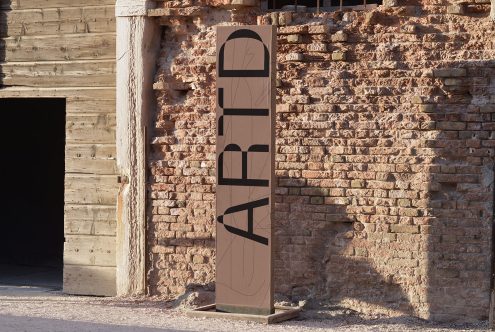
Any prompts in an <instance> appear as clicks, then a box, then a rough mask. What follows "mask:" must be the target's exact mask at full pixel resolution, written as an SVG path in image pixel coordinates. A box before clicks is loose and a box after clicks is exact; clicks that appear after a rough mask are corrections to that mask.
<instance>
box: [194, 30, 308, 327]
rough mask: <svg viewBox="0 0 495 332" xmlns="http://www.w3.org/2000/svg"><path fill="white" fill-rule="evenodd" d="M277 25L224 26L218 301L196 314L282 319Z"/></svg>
mask: <svg viewBox="0 0 495 332" xmlns="http://www.w3.org/2000/svg"><path fill="white" fill-rule="evenodd" d="M276 33H277V32H276V27H275V26H271V25H265V26H222V27H218V28H217V103H216V129H217V133H216V140H217V153H216V165H217V187H216V283H215V289H216V304H212V305H209V306H205V307H201V308H198V309H196V310H194V311H191V312H189V315H190V316H195V317H198V316H199V317H217V318H220V317H221V318H230V319H242V320H250V321H258V322H262V323H275V322H280V321H283V320H287V319H291V318H294V317H296V316H298V314H299V308H293V307H276V306H274V303H273V257H272V256H273V248H274V246H273V227H272V216H273V207H274V190H275V186H276V183H275V94H276V88H275V80H276V49H277V34H276Z"/></svg>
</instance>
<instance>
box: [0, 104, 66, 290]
mask: <svg viewBox="0 0 495 332" xmlns="http://www.w3.org/2000/svg"><path fill="white" fill-rule="evenodd" d="M0 114H1V117H2V118H1V119H2V120H1V121H0V176H1V177H2V181H1V184H2V185H1V190H0V207H1V213H0V223H1V232H0V285H1V284H3V285H6V284H9V285H27V286H46V287H57V288H58V287H61V286H62V265H63V246H64V174H65V163H64V159H65V99H46V98H43V99H42V98H37V99H18V98H12V99H10V98H8V99H0Z"/></svg>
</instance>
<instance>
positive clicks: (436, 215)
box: [147, 0, 495, 321]
mask: <svg viewBox="0 0 495 332" xmlns="http://www.w3.org/2000/svg"><path fill="white" fill-rule="evenodd" d="M237 3H242V1H241V2H237ZM465 3H467V4H463V5H452V4H451V3H450V2H448V1H443V0H438V1H420V0H418V1H413V0H409V1H405V0H404V1H402V0H398V1H385V4H386V6H380V7H379V8H377V9H374V10H372V11H368V12H355V11H349V12H346V13H338V12H335V13H322V14H320V15H316V14H313V13H298V14H292V13H280V14H275V13H274V14H271V13H263V12H260V10H259V8H258V7H256V6H255V7H245V8H244V7H242V6H241V7H240V8H239V7H237V8H235V6H230V7H229V6H224V5H225V4H224V3H222V2H221V1H200V2H199V3H198V4H197V5H198V6H197V7H192V6H190V5H189V3H186V4H182V5H180V4H179V3H178V2H165V3H164V4H162V5H163V6H164V8H163V9H162V11H161V12H160V15H162V17H161V19H160V20H161V24H162V25H164V27H165V30H164V33H163V36H162V51H161V58H160V62H159V72H158V74H157V77H156V84H155V87H156V89H157V93H156V96H157V102H158V104H159V108H158V111H157V113H156V119H155V130H154V139H153V140H152V154H151V156H150V161H149V165H150V167H151V170H152V176H151V178H150V181H151V184H150V186H149V192H150V198H149V211H150V220H149V227H148V229H149V231H148V235H147V237H148V240H147V241H148V248H149V250H150V253H149V257H150V259H149V264H148V265H149V266H148V270H147V275H148V277H147V280H148V287H149V290H150V293H151V294H153V295H162V296H170V297H175V296H177V295H179V294H181V293H182V292H184V291H185V290H186V288H187V287H192V286H195V285H210V286H212V285H213V282H214V261H215V247H214V237H215V234H214V226H215V221H214V204H215V128H216V125H215V121H214V119H215V115H214V110H215V101H216V98H215V45H214V43H215V30H214V28H215V26H216V25H218V24H277V25H279V29H278V39H279V49H278V51H279V54H278V67H277V71H278V78H279V87H278V90H277V156H276V160H277V162H276V167H277V168H276V169H277V173H276V174H277V177H278V188H277V191H276V192H277V196H276V213H275V223H274V225H275V236H276V242H277V243H276V250H275V251H276V256H275V280H276V282H275V285H276V289H275V291H276V293H278V294H279V295H283V296H286V297H289V298H290V299H292V300H297V299H319V300H324V301H329V302H334V303H335V302H337V303H341V304H343V305H346V306H348V307H350V308H353V309H356V310H358V311H365V312H374V313H386V314H392V315H400V314H413V315H417V316H419V317H423V318H430V319H435V320H460V321H470V320H479V319H484V318H486V317H487V316H488V309H489V292H490V289H489V288H490V268H491V260H490V257H491V227H492V219H493V167H494V160H493V158H494V157H493V156H494V146H495V140H494V137H495V136H494V135H495V133H494V131H493V130H494V128H495V122H494V121H495V118H494V116H495V115H494V113H495V99H494V98H495V90H494V88H493V86H494V76H495V62H494V61H493V59H494V56H495V51H494V49H493V40H494V37H495V30H494V26H493V23H492V21H491V20H490V19H489V17H488V16H489V12H490V5H489V1H476V2H475V1H471V2H465ZM208 6H209V8H207V7H208ZM155 12H156V13H158V12H157V11H156V10H155Z"/></svg>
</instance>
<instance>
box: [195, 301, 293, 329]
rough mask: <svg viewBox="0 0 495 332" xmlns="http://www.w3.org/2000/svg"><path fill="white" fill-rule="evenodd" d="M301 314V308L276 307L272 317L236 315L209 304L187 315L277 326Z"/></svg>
mask: <svg viewBox="0 0 495 332" xmlns="http://www.w3.org/2000/svg"><path fill="white" fill-rule="evenodd" d="M300 312H301V308H298V307H285V306H275V313H274V314H271V315H251V314H236V313H230V312H222V311H217V309H216V305H215V304H209V305H206V306H204V307H199V308H196V309H194V310H191V311H188V312H187V313H186V315H187V316H188V317H194V318H221V319H231V320H243V321H250V322H257V323H262V324H275V323H280V322H283V321H286V320H289V319H293V318H296V317H298V316H299V313H300Z"/></svg>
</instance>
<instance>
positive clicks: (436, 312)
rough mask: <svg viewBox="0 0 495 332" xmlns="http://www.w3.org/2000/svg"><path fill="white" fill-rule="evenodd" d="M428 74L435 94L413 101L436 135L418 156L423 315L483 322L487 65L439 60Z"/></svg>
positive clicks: (487, 252)
mask: <svg viewBox="0 0 495 332" xmlns="http://www.w3.org/2000/svg"><path fill="white" fill-rule="evenodd" d="M458 38H461V39H462V37H458ZM458 42H465V41H464V40H458ZM433 77H434V79H435V80H437V83H438V85H439V88H438V91H432V92H433V93H432V97H424V98H423V99H422V100H418V102H420V103H421V104H420V105H419V107H420V109H422V110H423V112H424V114H425V117H426V118H427V120H428V121H429V126H430V128H431V130H432V132H433V131H434V132H436V135H435V137H434V139H432V140H430V141H427V142H426V143H427V147H428V148H430V151H431V152H433V154H432V155H431V156H426V158H425V160H427V161H428V164H429V172H428V173H429V177H428V179H427V181H428V182H427V183H428V188H427V192H426V193H425V194H426V198H427V209H426V210H425V214H424V218H423V223H422V225H421V226H420V227H421V233H422V234H424V236H427V238H428V241H427V247H426V248H425V250H426V252H427V256H428V271H427V277H426V279H425V280H424V281H423V282H425V283H426V284H427V294H426V301H427V303H428V307H429V317H428V318H430V319H434V320H440V321H442V320H445V321H450V320H463V321H476V320H484V319H487V318H488V312H489V294H490V284H491V280H490V279H491V277H490V274H491V268H492V262H491V256H492V254H493V253H492V249H491V246H492V227H493V226H492V224H493V198H494V197H493V190H494V184H493V180H494V147H495V144H494V141H493V139H494V138H495V137H494V131H493V130H494V129H495V122H493V121H494V120H495V117H494V115H495V114H494V113H495V107H494V105H493V104H492V102H493V101H492V99H491V95H492V94H493V88H492V84H493V77H495V61H466V62H450V63H446V64H445V65H444V67H443V68H439V69H434V70H433ZM435 96H436V97H435Z"/></svg>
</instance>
